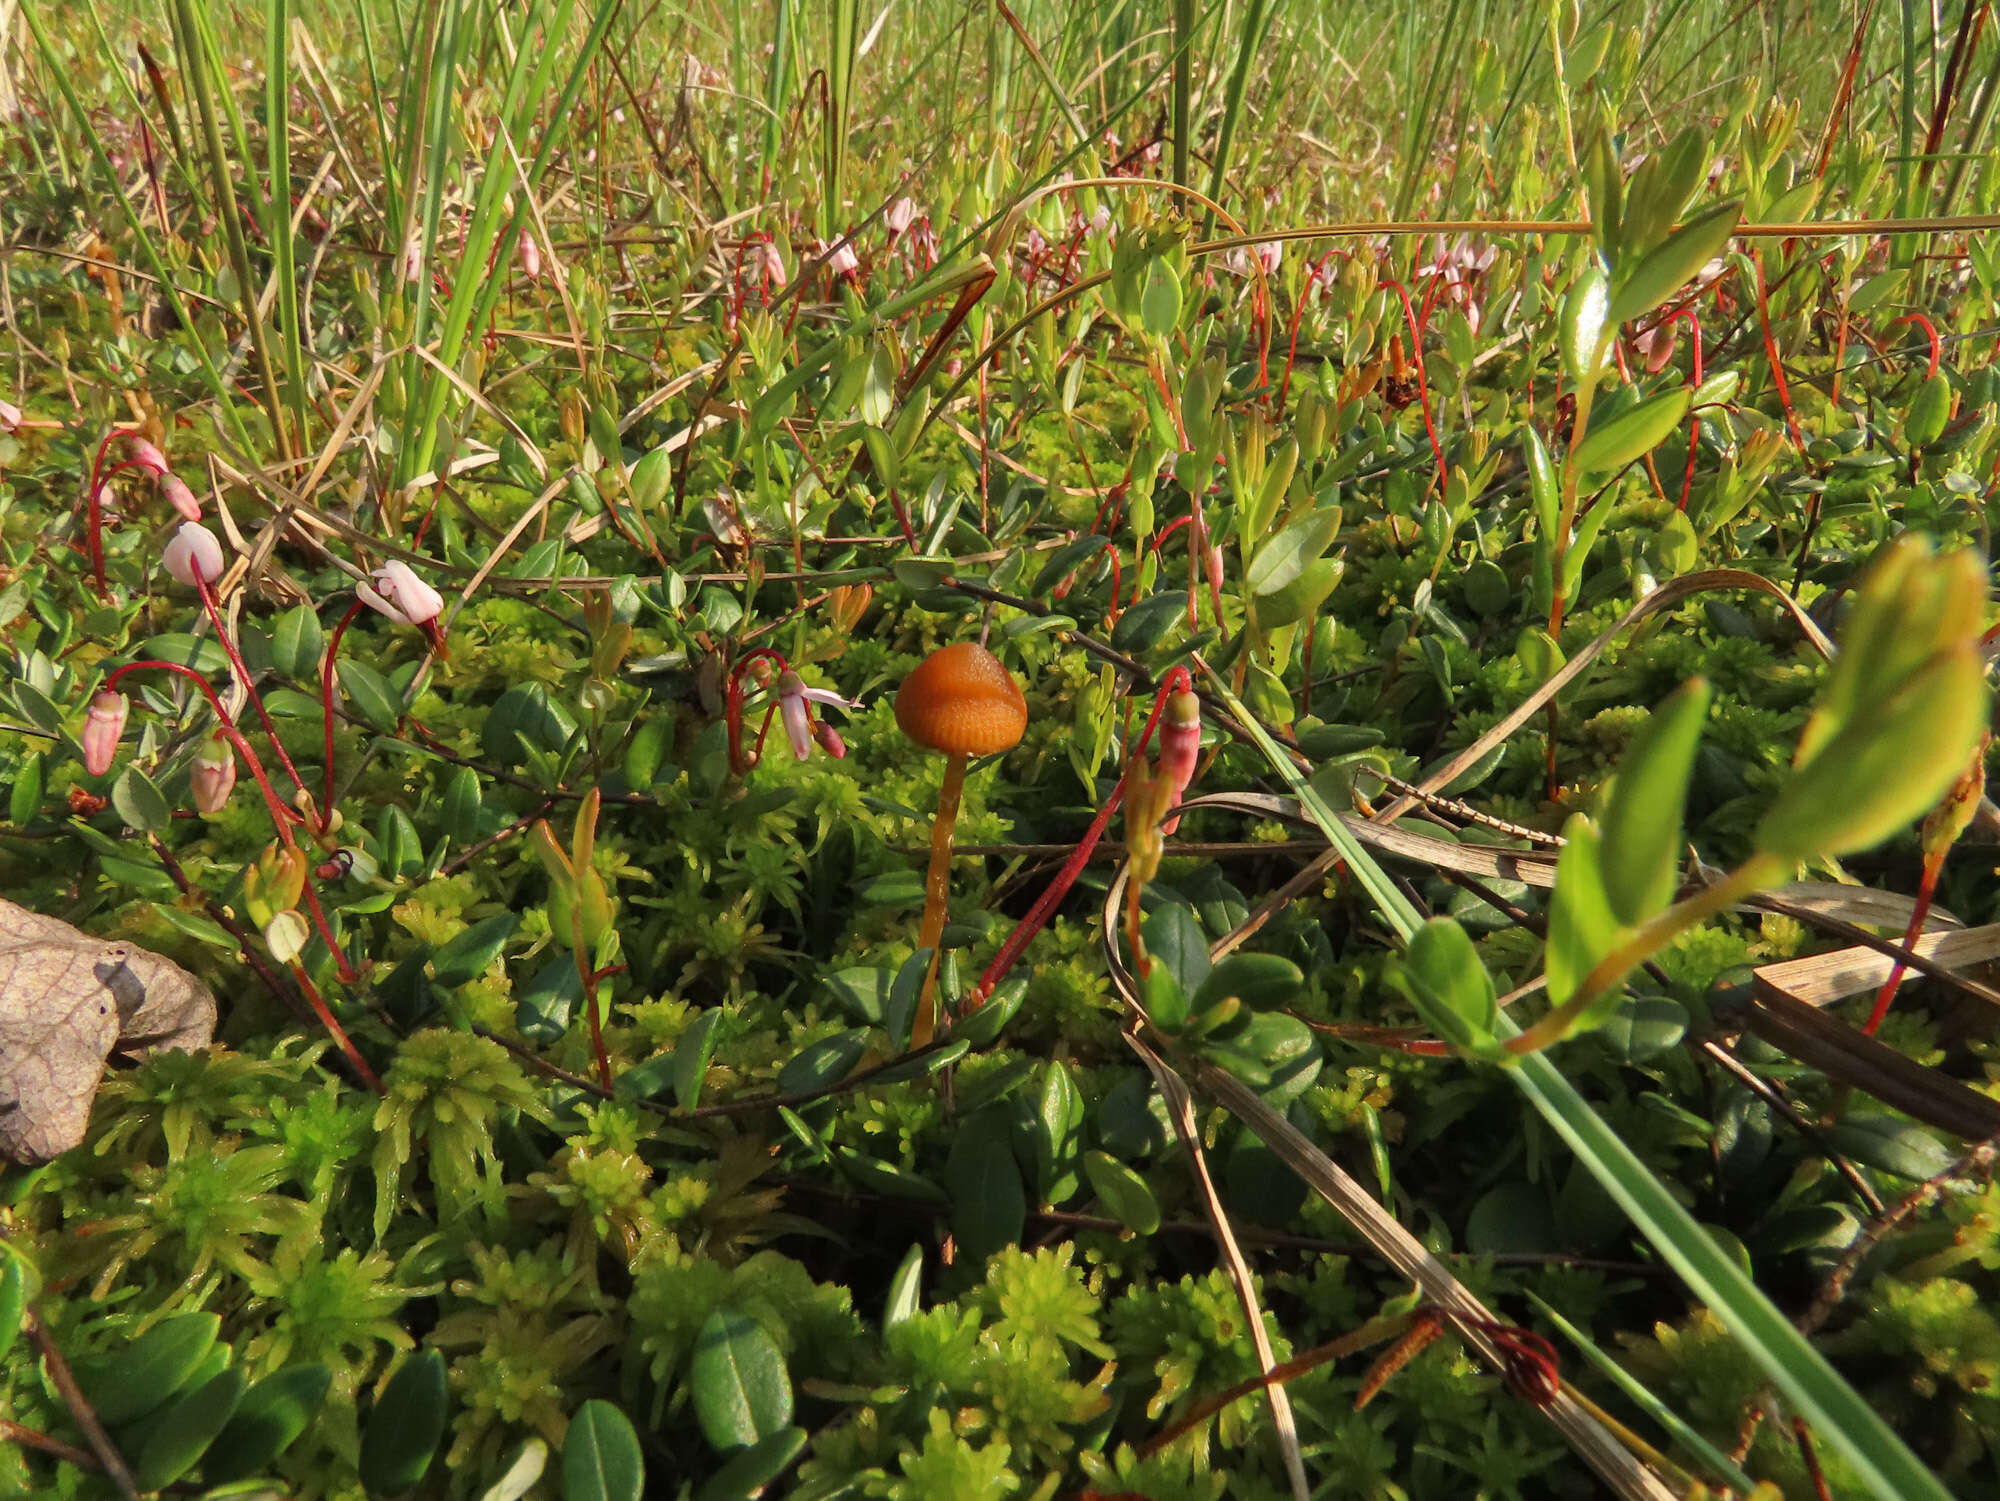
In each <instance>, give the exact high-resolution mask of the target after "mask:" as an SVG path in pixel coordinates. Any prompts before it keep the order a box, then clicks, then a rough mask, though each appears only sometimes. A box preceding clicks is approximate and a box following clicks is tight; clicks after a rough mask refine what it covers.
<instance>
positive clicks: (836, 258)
mask: <svg viewBox="0 0 2000 1501" xmlns="http://www.w3.org/2000/svg"><path fill="white" fill-rule="evenodd" d="M824 248H825V247H824V245H822V247H821V249H822V250H824ZM826 268H827V270H829V271H831V272H832V273H833V274H834V275H835V276H845V277H848V278H849V279H852V278H853V276H854V273H855V272H857V271H859V270H860V269H861V257H860V256H858V255H856V254H855V253H854V246H853V245H852V244H850V243H849V242H848V241H846V240H842V241H841V242H840V243H839V244H838V245H836V246H834V247H833V254H832V255H831V256H829V257H828V258H827V263H826Z"/></svg>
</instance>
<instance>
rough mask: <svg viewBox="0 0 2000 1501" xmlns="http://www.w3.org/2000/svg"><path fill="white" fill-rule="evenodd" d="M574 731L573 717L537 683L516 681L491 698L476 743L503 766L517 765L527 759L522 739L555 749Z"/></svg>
mask: <svg viewBox="0 0 2000 1501" xmlns="http://www.w3.org/2000/svg"><path fill="white" fill-rule="evenodd" d="M574 733H576V720H575V718H574V717H573V716H572V715H571V714H570V712H569V711H568V710H567V709H565V708H564V707H563V706H562V705H561V704H559V703H557V702H556V701H555V700H554V699H553V698H551V697H550V696H549V690H548V689H547V688H544V687H543V686H542V685H541V684H540V683H517V684H515V685H514V686H513V687H512V688H509V689H508V690H507V691H506V692H505V693H503V694H501V695H500V697H499V698H497V699H495V700H494V701H493V707H492V708H491V709H489V710H487V711H486V719H485V722H484V723H483V724H481V725H480V727H479V743H480V746H481V748H482V749H483V750H484V751H485V752H486V754H487V756H488V757H490V758H491V759H493V760H495V761H498V762H499V763H500V764H501V765H502V766H519V765H520V764H521V763H522V762H523V761H525V760H526V759H527V757H526V755H525V754H524V753H523V751H522V748H521V747H522V743H523V742H526V744H528V745H530V746H532V747H534V748H535V749H537V750H543V751H558V750H561V749H562V747H563V746H564V745H565V744H566V743H567V742H568V740H569V737H570V736H571V735H573V734H574Z"/></svg>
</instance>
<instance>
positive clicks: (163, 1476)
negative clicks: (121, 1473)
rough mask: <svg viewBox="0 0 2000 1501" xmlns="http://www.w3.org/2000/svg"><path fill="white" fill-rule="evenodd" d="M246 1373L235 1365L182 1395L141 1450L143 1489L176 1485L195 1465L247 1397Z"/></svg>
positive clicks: (138, 1473)
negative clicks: (238, 1405) (244, 1393)
mask: <svg viewBox="0 0 2000 1501" xmlns="http://www.w3.org/2000/svg"><path fill="white" fill-rule="evenodd" d="M243 1387H244V1375H243V1372H242V1369H241V1368H240V1367H234V1366H232V1367H231V1368H230V1369H228V1370H226V1371H224V1372H222V1374H220V1375H219V1376H215V1377H212V1378H210V1379H209V1380H208V1381H205V1382H203V1383H202V1384H201V1385H200V1386H198V1387H196V1388H195V1389H194V1390H193V1391H191V1392H189V1393H188V1394H187V1395H186V1396H184V1397H182V1398H180V1399H179V1400H178V1401H177V1402H175V1403H174V1405H173V1406H172V1407H169V1408H168V1409H167V1410H166V1412H165V1413H164V1414H163V1415H162V1417H161V1419H160V1422H159V1424H158V1425H157V1426H156V1427H155V1428H154V1429H153V1431H152V1433H151V1435H150V1436H149V1437H148V1438H147V1439H146V1444H145V1447H144V1448H143V1449H141V1450H140V1451H139V1459H138V1462H137V1463H136V1464H135V1465H133V1467H132V1478H133V1479H134V1480H136V1481H138V1482H139V1489H141V1490H143V1491H156V1490H159V1489H160V1488H161V1487H162V1486H168V1485H172V1484H173V1483H174V1482H175V1481H176V1480H178V1479H180V1478H181V1476H183V1475H185V1474H186V1473H187V1472H188V1471H189V1470H191V1469H193V1468H194V1465H195V1461H196V1460H198V1459H200V1458H201V1456H202V1455H203V1454H204V1453H205V1452H206V1451H207V1449H208V1446H209V1445H210V1444H212V1443H214V1442H215V1440H216V1437H217V1435H219V1434H220V1433H221V1432H222V1430H223V1429H224V1428H226V1427H227V1426H228V1425H229V1420H230V1418H231V1417H232V1416H233V1415H234V1414H235V1412H236V1407H237V1404H238V1403H240V1402H241V1401H242V1400H243Z"/></svg>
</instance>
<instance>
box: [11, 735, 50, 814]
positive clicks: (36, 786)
mask: <svg viewBox="0 0 2000 1501" xmlns="http://www.w3.org/2000/svg"><path fill="white" fill-rule="evenodd" d="M47 767H48V757H47V756H45V755H43V754H42V753H41V752H40V751H29V752H28V754H27V755H25V756H23V757H22V758H21V769H20V771H19V772H17V773H16V774H15V776H14V786H13V788H12V790H10V791H9V792H8V794H7V817H8V820H9V822H11V823H12V824H13V825H14V826H15V827H16V828H19V827H20V826H21V825H23V824H26V823H29V822H32V821H33V819H34V818H35V816H36V815H37V814H39V813H40V812H41V811H42V793H43V791H44V789H45V787H46V784H47Z"/></svg>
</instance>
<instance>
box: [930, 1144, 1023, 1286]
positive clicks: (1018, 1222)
mask: <svg viewBox="0 0 2000 1501" xmlns="http://www.w3.org/2000/svg"><path fill="white" fill-rule="evenodd" d="M1011 1138H1012V1132H1011V1129H1010V1128H1009V1126H1008V1125H1007V1122H1006V1117H1005V1112H1004V1108H1002V1107H993V1108H989V1109H987V1110H984V1111H981V1112H979V1113H978V1114H975V1115H972V1116H969V1117H968V1118H967V1119H966V1122H965V1124H964V1125H963V1126H962V1127H960V1128H959V1132H958V1134H957V1136H955V1137H954V1138H953V1140H952V1144H951V1155H950V1156H949V1157H948V1158H947V1159H946V1162H945V1170H944V1180H945V1187H946V1190H947V1192H948V1193H949V1194H950V1196H951V1233H952V1238H953V1239H954V1240H955V1241H956V1242H957V1243H958V1247H959V1250H960V1251H961V1252H962V1253H963V1254H964V1255H965V1256H967V1257H970V1258H972V1260H973V1262H974V1264H975V1265H976V1264H977V1263H978V1262H980V1261H982V1260H984V1259H985V1258H986V1257H988V1256H991V1255H992V1254H993V1253H994V1252H996V1251H1002V1250H1005V1249H1006V1248H1007V1247H1008V1246H1011V1245H1015V1244H1017V1243H1018V1242H1019V1241H1020V1239H1021V1230H1022V1227H1023V1226H1024V1225H1026V1224H1027V1219H1028V1195H1027V1190H1026V1189H1025V1188H1024V1187H1023V1186H1022V1183H1021V1169H1020V1166H1019V1164H1018V1163H1017V1162H1016V1161H1015V1159H1014V1147H1013V1142H1012V1139H1011Z"/></svg>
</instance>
